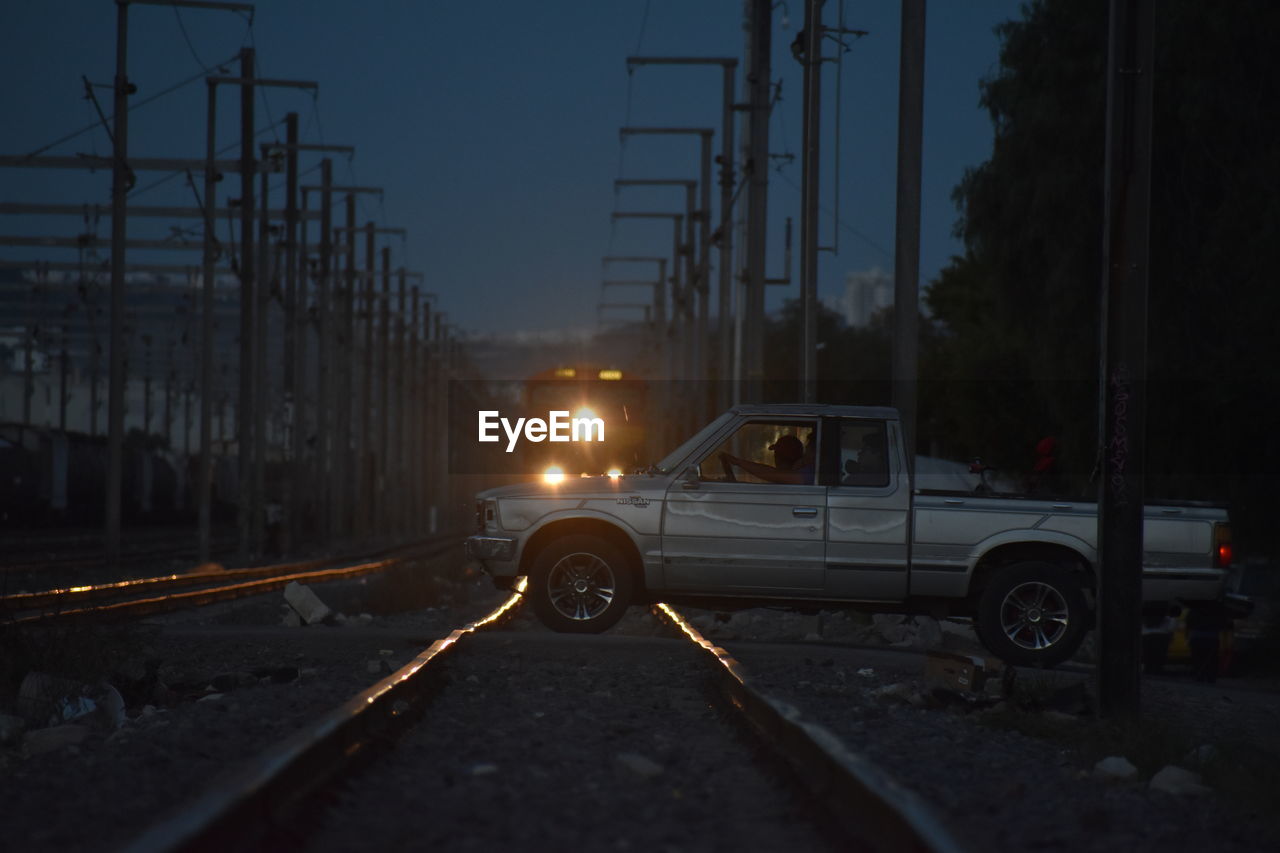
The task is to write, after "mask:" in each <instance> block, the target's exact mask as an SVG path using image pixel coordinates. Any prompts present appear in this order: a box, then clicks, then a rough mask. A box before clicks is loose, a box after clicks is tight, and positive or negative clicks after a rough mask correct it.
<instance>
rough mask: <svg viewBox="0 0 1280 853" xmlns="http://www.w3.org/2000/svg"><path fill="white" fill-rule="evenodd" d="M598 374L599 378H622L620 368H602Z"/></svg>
mask: <svg viewBox="0 0 1280 853" xmlns="http://www.w3.org/2000/svg"><path fill="white" fill-rule="evenodd" d="M598 375H599V377H600V378H601V379H621V378H622V371H621V370H607V369H606V370H602V371H600V373H599V374H598Z"/></svg>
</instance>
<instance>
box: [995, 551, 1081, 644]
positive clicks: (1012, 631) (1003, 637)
mask: <svg viewBox="0 0 1280 853" xmlns="http://www.w3.org/2000/svg"><path fill="white" fill-rule="evenodd" d="M977 622H978V624H977V627H978V637H979V638H980V639H981V640H982V643H983V645H985V646H986V647H987V648H988V649H989V650H990V651H991V653H992V654H994V655H996V656H997V657H999V658H1001V659H1002V660H1005V661H1007V662H1009V663H1012V664H1017V665H1018V666H1045V667H1049V666H1056V665H1057V664H1060V663H1062V662H1063V661H1064V660H1066V659H1067V658H1069V657H1071V656H1072V655H1073V654H1075V652H1076V649H1077V648H1079V647H1080V642H1081V641H1082V640H1083V639H1084V633H1085V630H1086V628H1087V627H1088V605H1087V604H1086V603H1085V599H1084V592H1083V591H1082V590H1081V589H1080V583H1079V580H1078V579H1077V578H1076V577H1075V576H1074V575H1073V574H1072V573H1071V572H1070V571H1068V570H1067V569H1064V568H1062V567H1061V566H1058V565H1055V564H1053V563H1045V562H1040V561H1027V562H1022V563H1014V564H1013V565H1010V566H1008V567H1006V568H1004V569H1001V570H1000V571H998V572H997V573H996V574H995V576H994V577H993V578H992V579H991V582H990V583H989V584H987V587H986V589H984V590H983V591H982V594H981V596H980V597H979V599H978V620H977Z"/></svg>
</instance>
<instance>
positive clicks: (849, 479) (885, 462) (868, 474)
mask: <svg viewBox="0 0 1280 853" xmlns="http://www.w3.org/2000/svg"><path fill="white" fill-rule="evenodd" d="M840 471H841V474H840V485H842V486H887V485H889V458H888V456H887V455H886V453H885V435H884V424H882V423H877V422H873V423H867V422H865V421H849V422H846V423H843V424H841V425H840Z"/></svg>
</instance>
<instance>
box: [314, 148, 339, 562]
mask: <svg viewBox="0 0 1280 853" xmlns="http://www.w3.org/2000/svg"><path fill="white" fill-rule="evenodd" d="M332 185H333V161H332V160H330V159H329V158H327V157H326V158H325V159H324V160H322V161H321V162H320V196H321V198H320V278H319V281H317V283H316V307H317V311H318V312H319V315H320V318H319V323H320V340H319V343H318V349H319V351H320V355H319V374H318V375H319V377H320V378H319V383H320V387H319V392H318V395H319V399H318V401H317V403H316V467H315V479H314V480H313V481H312V486H313V488H314V489H315V494H316V495H317V497H318V501H317V505H316V519H317V526H318V527H319V529H320V531H321V538H322V540H323V541H324V544H326V545H328V544H330V543H332V541H333V525H332V518H333V504H334V497H333V489H334V481H333V476H332V474H333V470H334V455H335V452H336V451H335V449H334V440H333V434H334V417H335V415H334V402H333V401H334V375H333V373H334V370H333V350H334V346H333V336H334V322H333V305H332V303H333V298H332V269H333V193H331V192H330V191H329V189H330V187H331V186H332Z"/></svg>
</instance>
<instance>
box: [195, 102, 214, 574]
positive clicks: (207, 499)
mask: <svg viewBox="0 0 1280 853" xmlns="http://www.w3.org/2000/svg"><path fill="white" fill-rule="evenodd" d="M206 93H207V94H206V113H205V154H204V156H205V161H204V197H203V198H202V199H201V203H202V204H203V205H204V238H203V239H204V256H203V259H202V260H203V265H202V266H201V272H200V463H199V464H200V469H199V471H198V472H197V476H196V481H197V486H196V488H197V495H196V516H197V526H198V527H199V548H198V560H199V562H200V563H202V564H203V563H207V562H209V557H210V541H211V535H212V532H211V531H212V523H213V514H212V513H213V508H212V502H213V393H214V392H213V351H214V340H213V335H214V325H213V311H214V282H213V276H214V273H213V265H214V262H215V260H216V254H215V253H216V251H217V247H216V244H215V242H214V225H215V222H214V211H215V210H216V208H217V205H216V204H215V202H216V199H215V197H214V196H215V193H216V186H217V180H218V175H217V173H216V172H215V171H214V169H215V166H214V156H215V154H216V145H215V141H214V140H215V130H216V125H217V118H218V109H217V102H218V95H217V93H218V85H217V84H216V83H215V82H214V81H212V80H207V81H206Z"/></svg>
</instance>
